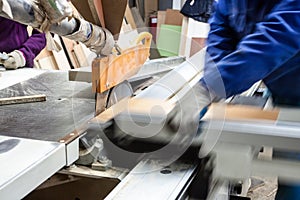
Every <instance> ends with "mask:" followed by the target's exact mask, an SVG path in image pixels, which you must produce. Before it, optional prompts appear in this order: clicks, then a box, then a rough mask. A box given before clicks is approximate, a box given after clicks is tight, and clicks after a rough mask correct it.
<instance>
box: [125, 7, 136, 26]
mask: <svg viewBox="0 0 300 200" xmlns="http://www.w3.org/2000/svg"><path fill="white" fill-rule="evenodd" d="M125 19H126V21H127V23H128V24H130V26H131V28H132V29H136V24H135V21H134V18H133V15H132V13H131V10H130V8H129V5H128V4H127V6H126V10H125Z"/></svg>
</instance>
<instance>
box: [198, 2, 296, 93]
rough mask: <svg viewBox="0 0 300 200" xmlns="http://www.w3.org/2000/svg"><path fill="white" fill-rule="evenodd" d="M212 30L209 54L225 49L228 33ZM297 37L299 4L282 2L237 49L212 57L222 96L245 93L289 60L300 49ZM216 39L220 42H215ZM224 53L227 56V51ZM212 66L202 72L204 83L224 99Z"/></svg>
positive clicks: (243, 39)
mask: <svg viewBox="0 0 300 200" xmlns="http://www.w3.org/2000/svg"><path fill="white" fill-rule="evenodd" d="M221 25H222V24H221ZM219 27H222V26H219ZM212 28H213V30H212V32H211V34H210V35H209V37H210V38H211V39H210V41H209V45H208V46H209V47H208V49H209V51H210V50H211V49H214V48H218V49H221V48H222V47H224V45H225V47H226V44H227V41H228V38H227V35H226V34H227V33H228V32H227V31H225V32H224V30H223V29H222V28H220V29H222V30H223V31H222V30H221V33H222V35H220V34H219V33H218V31H217V30H215V32H214V29H215V28H214V27H212ZM223 33H225V35H224V34H223ZM222 36H223V37H224V38H223V39H221V38H222ZM299 36H300V1H298V0H289V1H286V0H281V1H279V3H278V4H277V5H275V7H274V8H273V9H272V10H271V12H270V13H269V14H268V15H267V16H265V18H264V21H262V22H259V23H257V24H256V27H255V30H254V32H252V33H251V34H249V35H247V36H246V37H244V38H242V39H241V41H240V43H239V44H238V45H237V47H236V50H234V51H232V52H231V53H229V54H228V55H224V54H222V56H220V57H217V55H214V54H212V58H215V57H216V61H217V71H218V72H219V74H220V76H221V78H222V81H223V84H224V89H225V92H226V93H225V96H226V97H229V96H232V95H234V94H239V93H241V92H243V91H245V90H247V89H248V88H250V87H251V86H252V85H253V84H254V83H255V82H256V81H258V80H261V79H264V78H265V77H267V76H268V74H270V73H271V72H272V71H274V70H276V69H278V68H279V67H280V66H281V65H282V64H283V63H285V62H286V61H287V60H289V59H290V58H292V57H293V56H294V55H295V54H296V53H297V52H299V50H300V42H299ZM218 39H221V41H220V42H217V40H218ZM226 49H227V48H226ZM225 51H226V53H225V54H227V53H228V51H227V50H225ZM216 52H219V51H216ZM219 58H220V59H219ZM212 66H213V64H211V63H210V64H209V65H208V66H207V68H206V69H205V75H204V79H203V80H204V82H205V84H206V85H207V87H208V88H210V89H212V90H213V91H215V93H216V94H217V96H222V97H223V96H224V94H222V90H220V89H219V87H220V85H218V84H220V83H219V80H218V79H219V77H218V76H215V73H216V70H214V69H212V68H213V67H212Z"/></svg>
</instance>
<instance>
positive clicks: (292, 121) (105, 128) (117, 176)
mask: <svg viewBox="0 0 300 200" xmlns="http://www.w3.org/2000/svg"><path fill="white" fill-rule="evenodd" d="M41 2H43V3H46V6H47V5H48V4H49V3H50V4H51V3H52V4H51V5H53V3H61V2H64V1H63V0H61V1H58V0H49V1H41ZM124 2H125V1H124ZM0 3H1V5H5V6H6V7H5V8H7V6H8V7H9V8H10V9H8V10H7V9H6V10H3V11H2V12H1V13H0V15H1V16H4V17H11V16H12V15H13V16H14V20H16V21H19V22H21V23H24V24H27V25H32V26H33V27H34V28H41V27H40V26H41V23H42V22H41V21H38V20H36V18H35V15H34V14H33V12H36V11H37V10H39V9H38V8H37V7H36V5H35V4H34V3H33V2H32V1H27V0H22V1H18V2H15V1H12V0H7V1H0ZM47 3H48V4H47ZM44 5H45V4H44ZM24 6H26V8H29V9H23V8H24ZM42 6H43V5H42ZM54 9H56V10H55V11H56V12H55V14H56V15H58V17H59V19H62V21H59V23H57V22H54V23H52V24H51V26H49V27H48V28H47V30H46V29H45V30H46V31H49V30H50V31H51V32H54V33H57V34H58V35H63V36H66V37H68V36H70V37H71V39H74V35H73V34H74V33H77V34H78V33H79V35H80V36H81V37H78V38H77V37H76V38H75V39H76V40H77V41H79V42H83V43H85V44H86V45H87V46H88V47H90V48H91V49H93V50H95V52H96V53H97V54H98V57H97V58H96V59H95V60H94V62H93V65H92V67H91V68H90V69H87V71H76V72H70V73H69V72H57V71H42V70H34V69H20V70H17V71H5V72H2V73H1V77H0V89H1V90H0V91H1V92H0V98H2V99H3V98H6V99H7V98H11V97H22V96H28V95H40V94H42V95H45V96H46V101H39V102H30V103H24V102H23V103H19V104H10V105H2V106H0V110H1V113H0V115H1V118H0V120H1V121H0V122H1V127H0V160H1V165H0V170H1V171H0V173H1V179H0V198H1V199H2V198H3V199H22V198H24V199H41V198H43V199H47V198H48V199H58V198H64V199H95V198H100V199H102V198H106V199H185V198H186V197H188V196H191V197H193V195H194V194H193V193H197V191H198V192H199V191H200V192H201V193H202V195H203V196H205V198H207V199H217V198H219V197H222V198H225V199H228V198H229V194H230V192H229V191H228V185H231V184H234V183H235V182H239V181H240V180H243V179H246V178H249V177H250V176H251V175H255V174H259V175H261V174H263V175H265V174H267V173H269V174H271V175H276V176H277V175H278V176H280V177H283V178H285V179H286V180H287V181H299V178H300V177H299V173H298V169H299V167H300V166H299V162H298V160H297V159H287V158H280V159H274V160H272V161H270V160H259V159H257V153H258V150H257V149H260V148H261V147H263V146H270V147H274V148H276V149H279V150H280V151H283V152H288V153H294V154H296V155H297V153H298V152H299V147H298V146H299V145H298V142H299V141H300V137H299V134H298V132H299V121H300V117H299V111H298V110H295V109H292V108H279V110H273V108H271V107H268V106H266V107H265V104H263V106H262V105H260V106H259V109H257V108H256V109H255V108H253V107H251V108H249V109H248V108H245V107H242V108H239V109H240V110H238V111H234V109H233V110H232V109H231V108H229V109H227V104H228V103H233V101H228V100H227V101H226V102H225V103H221V104H218V105H216V106H215V108H217V109H213V107H210V108H209V110H211V112H212V114H210V115H209V116H210V118H209V117H208V118H203V119H202V120H201V121H199V123H198V122H197V124H195V127H194V126H193V127H191V128H190V130H184V131H180V128H179V129H178V131H177V132H176V131H175V132H174V131H173V130H170V129H169V128H168V127H167V126H166V124H167V119H168V117H169V116H170V115H172V114H173V113H172V112H175V111H176V110H177V109H180V105H181V104H190V105H196V102H194V101H195V100H193V98H189V97H191V96H192V95H193V90H192V88H193V86H195V85H196V84H197V82H198V81H199V79H200V78H201V76H202V74H201V73H202V68H203V66H204V55H205V50H202V51H200V52H198V53H197V54H196V55H194V56H193V57H191V58H190V59H188V60H185V59H183V58H180V57H175V58H165V59H158V60H148V61H147V62H146V63H145V64H144V62H145V61H146V60H147V58H148V57H149V54H148V53H149V52H148V51H149V48H150V41H151V37H149V35H147V34H145V35H144V36H145V37H144V38H142V39H143V40H145V42H144V43H145V45H140V42H141V38H139V39H138V40H137V42H136V46H134V47H131V48H128V49H125V50H124V51H122V50H121V51H120V50H118V48H115V50H116V51H115V52H113V54H112V55H108V56H107V57H101V56H102V55H101V50H102V49H101V47H103V46H102V45H103V44H105V39H106V37H103V36H106V35H109V34H108V33H109V32H106V31H104V29H102V28H100V27H97V26H95V25H93V24H91V23H89V22H87V21H85V20H84V19H81V18H79V17H78V16H73V17H71V18H70V16H69V14H70V13H66V12H57V11H61V10H59V9H57V7H56V8H54ZM29 11H30V12H29ZM31 11H32V12H31ZM39 14H42V17H45V16H47V14H45V13H43V12H41V13H39ZM121 18H122V17H121ZM82 27H85V28H86V30H85V31H82V30H81V28H82ZM95 30H97V31H95ZM91 34H92V35H93V34H98V35H94V36H93V37H91ZM143 34H144V33H143ZM123 55H126V56H125V59H123V60H122V59H120V57H121V58H122V56H123ZM120 66H121V68H120ZM257 89H258V88H256V89H255V91H256V90H257ZM250 96H253V94H252V95H250ZM256 106H257V105H256ZM137 108H138V109H137ZM235 108H236V107H235ZM262 108H264V109H266V110H262ZM253 109H254V110H253ZM232 112H234V113H238V115H233V116H234V117H227V114H228V113H229V114H230V113H232ZM253 112H254V113H255V114H256V115H254V117H253V116H252V115H251V114H253ZM269 112H271V114H270V115H271V116H272V117H271V118H261V117H260V116H266V115H267V116H269ZM266 113H267V114H266ZM241 114H246V115H242V116H241ZM257 114H258V115H257ZM230 116H231V115H230ZM183 117H184V116H183ZM198 125H199V126H198ZM199 150H200V151H199ZM198 152H200V153H199V155H198ZM198 157H200V160H199V159H198ZM233 159H234V162H233ZM199 177H200V178H199ZM199 179H200V182H199ZM201 179H204V181H202V180H201ZM221 186H222V187H221ZM153 191H154V192H153ZM195 191H196V192H195ZM196 196H197V195H196ZM203 196H202V197H203Z"/></svg>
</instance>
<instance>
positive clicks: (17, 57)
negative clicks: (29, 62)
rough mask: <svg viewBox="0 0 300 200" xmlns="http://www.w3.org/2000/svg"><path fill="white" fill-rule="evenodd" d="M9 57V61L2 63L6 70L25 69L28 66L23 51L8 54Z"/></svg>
mask: <svg viewBox="0 0 300 200" xmlns="http://www.w3.org/2000/svg"><path fill="white" fill-rule="evenodd" d="M4 54H5V53H4ZM7 56H8V59H6V60H2V61H1V63H2V65H3V66H4V67H5V68H6V69H17V68H19V67H24V66H25V64H26V59H25V57H24V55H23V53H22V52H21V51H18V50H14V51H13V52H11V53H9V54H7Z"/></svg>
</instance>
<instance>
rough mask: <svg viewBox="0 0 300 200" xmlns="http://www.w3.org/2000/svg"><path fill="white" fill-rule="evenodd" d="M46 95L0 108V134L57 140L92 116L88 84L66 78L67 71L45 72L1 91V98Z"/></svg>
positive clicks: (91, 95) (93, 107)
mask: <svg viewBox="0 0 300 200" xmlns="http://www.w3.org/2000/svg"><path fill="white" fill-rule="evenodd" d="M32 94H45V95H46V96H47V101H45V102H35V103H27V104H18V105H7V106H1V107H0V124H1V126H0V134H1V135H5V136H14V137H21V138H31V139H38V140H47V141H59V140H60V139H61V138H63V137H65V136H66V135H67V134H69V133H71V132H73V131H74V130H75V129H78V128H80V127H81V125H83V124H84V123H85V122H86V121H87V120H89V119H90V118H92V117H93V115H94V111H95V100H94V94H93V93H92V90H91V84H88V83H83V82H70V81H68V75H67V72H45V73H43V74H41V75H39V76H37V77H35V78H32V79H29V80H27V81H24V82H21V83H18V84H16V85H13V86H10V87H8V88H5V89H2V90H0V97H12V96H22V95H32Z"/></svg>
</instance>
